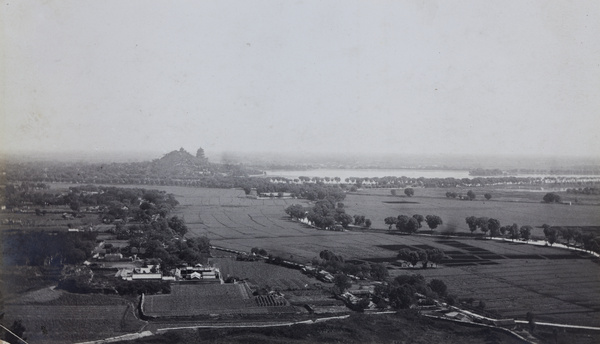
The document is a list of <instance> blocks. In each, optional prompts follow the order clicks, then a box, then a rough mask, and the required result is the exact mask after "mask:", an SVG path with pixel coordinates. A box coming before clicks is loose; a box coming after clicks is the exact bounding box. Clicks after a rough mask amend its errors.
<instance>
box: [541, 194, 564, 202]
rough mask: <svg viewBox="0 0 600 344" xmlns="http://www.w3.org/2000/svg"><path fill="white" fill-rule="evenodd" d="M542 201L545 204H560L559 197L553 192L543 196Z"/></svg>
mask: <svg viewBox="0 0 600 344" xmlns="http://www.w3.org/2000/svg"><path fill="white" fill-rule="evenodd" d="M543 200H544V202H546V203H560V196H559V195H557V194H555V193H553V192H548V193H547V194H545V195H544V198H543Z"/></svg>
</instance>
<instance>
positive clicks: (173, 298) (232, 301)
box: [143, 283, 295, 317]
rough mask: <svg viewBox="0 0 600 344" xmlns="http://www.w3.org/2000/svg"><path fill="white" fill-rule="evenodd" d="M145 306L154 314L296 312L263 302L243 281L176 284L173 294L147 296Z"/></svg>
mask: <svg viewBox="0 0 600 344" xmlns="http://www.w3.org/2000/svg"><path fill="white" fill-rule="evenodd" d="M143 310H144V314H146V315H148V316H152V317H190V316H200V315H211V314H267V313H272V312H287V313H294V312H295V309H294V307H291V306H288V305H280V306H276V307H267V306H261V305H260V304H259V302H258V301H257V298H255V297H253V296H252V294H251V291H250V289H249V288H248V287H247V286H246V284H243V283H240V284H181V285H173V286H172V288H171V294H166V295H149V296H146V298H145V301H144V305H143Z"/></svg>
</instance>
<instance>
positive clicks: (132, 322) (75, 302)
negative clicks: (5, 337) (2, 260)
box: [4, 288, 145, 343]
mask: <svg viewBox="0 0 600 344" xmlns="http://www.w3.org/2000/svg"><path fill="white" fill-rule="evenodd" d="M4 312H6V314H7V317H8V318H7V319H6V322H7V323H12V321H13V320H15V319H20V320H21V321H22V323H23V325H24V326H25V328H26V332H25V335H26V336H27V338H28V341H29V342H30V343H73V342H80V341H87V340H95V339H102V338H107V337H113V336H119V335H123V334H127V333H131V332H136V331H139V330H140V329H141V328H142V326H143V325H144V324H145V323H144V322H142V321H140V320H139V319H137V318H136V317H135V313H134V312H135V307H134V306H133V304H132V303H131V302H129V301H128V300H125V299H122V298H120V297H114V296H105V295H79V294H70V293H67V292H63V291H58V290H57V291H54V290H50V289H49V288H44V289H41V290H38V291H34V292H30V293H27V294H24V295H23V296H21V297H20V298H18V299H15V300H11V301H10V302H7V303H6V304H5V307H4Z"/></svg>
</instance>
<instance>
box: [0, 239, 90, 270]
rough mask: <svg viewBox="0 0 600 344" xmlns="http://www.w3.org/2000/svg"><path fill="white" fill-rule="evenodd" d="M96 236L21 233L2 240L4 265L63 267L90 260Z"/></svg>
mask: <svg viewBox="0 0 600 344" xmlns="http://www.w3.org/2000/svg"><path fill="white" fill-rule="evenodd" d="M96 236H97V233H95V232H78V233H65V232H63V233H46V232H26V233H25V232H19V233H13V234H4V235H3V237H2V245H3V257H4V258H3V259H4V264H9V265H11V264H14V265H31V266H44V265H52V266H62V265H63V264H81V263H83V262H84V261H85V260H86V259H89V258H91V255H92V250H93V249H94V247H95V245H96Z"/></svg>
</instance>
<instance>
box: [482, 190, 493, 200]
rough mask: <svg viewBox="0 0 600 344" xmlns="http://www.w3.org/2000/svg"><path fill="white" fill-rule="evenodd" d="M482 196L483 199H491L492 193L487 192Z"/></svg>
mask: <svg viewBox="0 0 600 344" xmlns="http://www.w3.org/2000/svg"><path fill="white" fill-rule="evenodd" d="M483 197H485V199H486V200H488V201H489V200H490V199H492V194H491V193H489V192H488V193H486V194H485V195H483Z"/></svg>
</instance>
